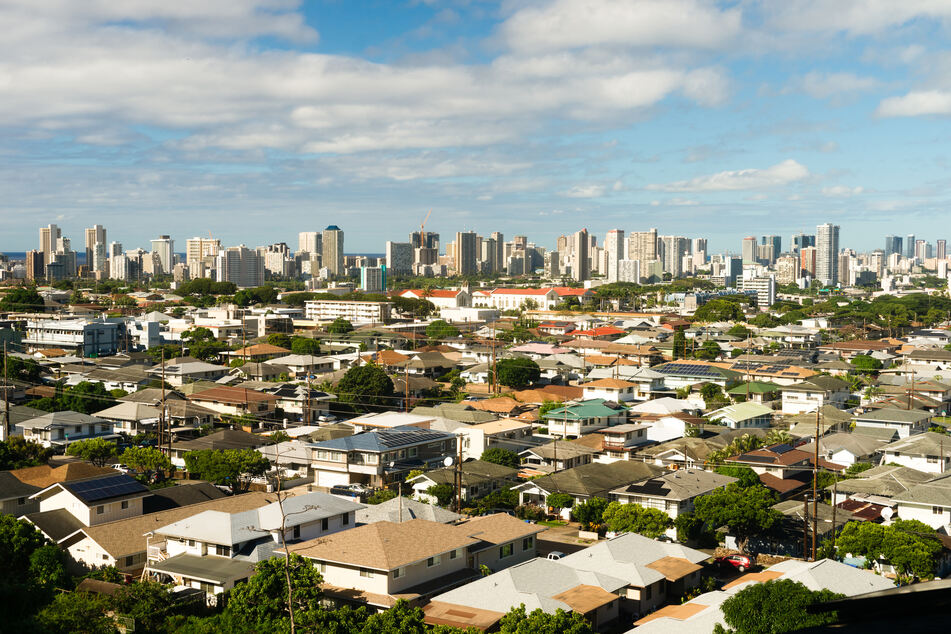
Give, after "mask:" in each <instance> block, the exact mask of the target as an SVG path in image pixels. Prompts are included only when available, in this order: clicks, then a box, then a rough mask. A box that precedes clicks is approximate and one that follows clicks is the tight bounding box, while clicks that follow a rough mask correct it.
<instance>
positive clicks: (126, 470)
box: [110, 464, 129, 473]
mask: <svg viewBox="0 0 951 634" xmlns="http://www.w3.org/2000/svg"><path fill="white" fill-rule="evenodd" d="M110 466H111V467H112V468H113V469H115V470H116V471H118V472H119V473H129V467H127V466H125V465H123V464H114V465H110Z"/></svg>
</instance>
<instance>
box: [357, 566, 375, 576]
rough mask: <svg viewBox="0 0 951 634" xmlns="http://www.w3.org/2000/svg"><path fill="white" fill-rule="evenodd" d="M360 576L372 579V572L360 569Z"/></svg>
mask: <svg viewBox="0 0 951 634" xmlns="http://www.w3.org/2000/svg"><path fill="white" fill-rule="evenodd" d="M360 576H361V577H367V578H372V577H373V571H372V570H367V569H366V568H360Z"/></svg>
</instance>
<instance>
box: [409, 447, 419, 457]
mask: <svg viewBox="0 0 951 634" xmlns="http://www.w3.org/2000/svg"><path fill="white" fill-rule="evenodd" d="M417 453H418V452H417V450H416V447H410V448H409V457H410V458H415V457H416V454H417Z"/></svg>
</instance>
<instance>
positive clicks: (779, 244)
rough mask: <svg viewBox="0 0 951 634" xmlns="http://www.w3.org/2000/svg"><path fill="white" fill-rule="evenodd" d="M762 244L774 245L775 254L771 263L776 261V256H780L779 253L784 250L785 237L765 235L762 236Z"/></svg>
mask: <svg viewBox="0 0 951 634" xmlns="http://www.w3.org/2000/svg"><path fill="white" fill-rule="evenodd" d="M761 240H762V244H765V245H772V247H773V255H772V258H771V259H770V262H769V263H770V264H772V263H773V262H775V261H776V258H778V257H779V254H780V253H782V252H783V239H782V238H781V237H779V236H763V237H762V238H761Z"/></svg>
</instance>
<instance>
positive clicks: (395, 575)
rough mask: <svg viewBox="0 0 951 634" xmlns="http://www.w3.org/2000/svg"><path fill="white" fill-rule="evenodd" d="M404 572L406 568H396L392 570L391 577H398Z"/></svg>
mask: <svg viewBox="0 0 951 634" xmlns="http://www.w3.org/2000/svg"><path fill="white" fill-rule="evenodd" d="M405 574H406V568H397V569H396V570H394V571H393V578H394V579H399V578H400V577H402V576H403V575H405Z"/></svg>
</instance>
